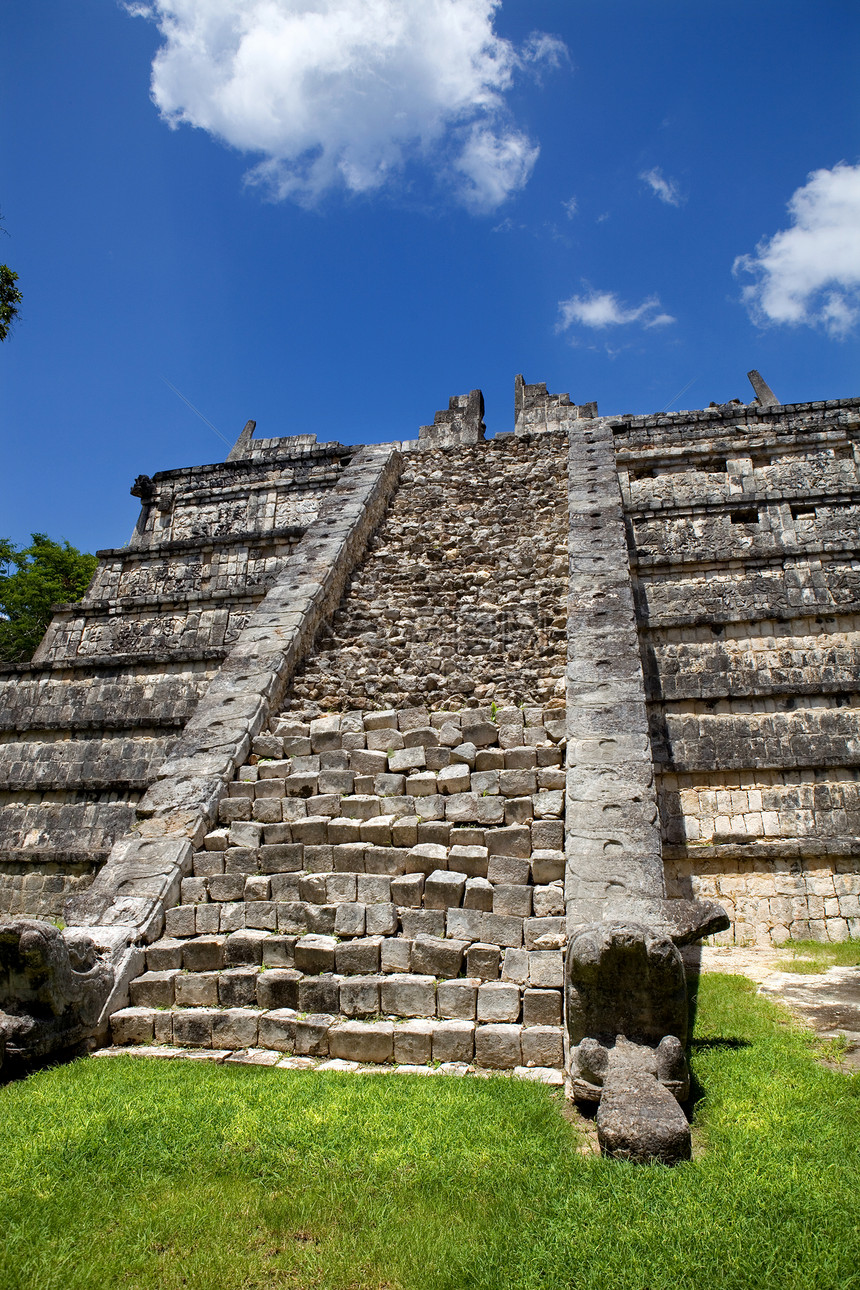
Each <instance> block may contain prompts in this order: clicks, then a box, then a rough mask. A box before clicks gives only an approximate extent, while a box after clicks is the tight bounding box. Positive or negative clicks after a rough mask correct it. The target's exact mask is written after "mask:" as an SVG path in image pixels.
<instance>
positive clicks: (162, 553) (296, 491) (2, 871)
mask: <svg viewBox="0 0 860 1290" xmlns="http://www.w3.org/2000/svg"><path fill="white" fill-rule="evenodd" d="M256 442H257V441H251V442H250V444H249V443H247V442H243V443H242V445H241V447H239V445H237V448H238V449H239V450H238V452H237V453H236V454H235V455H234V456H233V459H232V460H231V461H230V462H229V463H219V464H216V465H213V466H202V467H195V468H191V469H184V470H173V471H165V472H162V473H160V474H157V475H155V476H154V477H153V478H152V479H148V478H147V477H145V476H142V477H141V478H140V479H139V480H138V481H137V482H136V484H135V487H134V489H133V492H134V493H135V495H137V496H139V497H140V499H141V502H142V508H141V513H140V517H139V520H138V524H137V526H136V529H135V532H134V534H133V536H132V540H131V543H130V545H129V546H128V547H123V548H119V549H112V550H106V551H101V552H99V564H98V567H97V569H96V573H95V575H94V577H93V580H92V582H91V584H90V587H89V588H88V591H87V594H86V595H85V597H84V599H83V600H82V601H81V602H80V603H78V604H72V605H65V606H59V607H58V608H57V611H56V613H55V616H54V618H53V620H52V622H51V625H50V627H49V629H48V631H47V633H46V635H45V638H44V640H43V641H42V644H41V645H40V647H39V649H38V650H37V652H36V655H35V657H34V659H33V661H32V662H31V663H29V664H25V665H17V666H12V667H8V666H7V667H4V668H2V669H0V912H6V913H15V914H28V915H40V914H42V915H50V916H57V915H59V914H60V913H61V912H62V902H63V900H64V899H65V898H66V897H67V896H69V895H74V894H78V893H80V891H82V890H83V889H84V888H85V887H86V886H87V885H88V884H89V883H91V882H92V881H93V878H94V876H95V874H96V873H97V872H98V870H99V867H100V866H101V865H102V864H103V863H104V861H105V860H106V858H107V856H108V854H109V853H110V850H111V847H112V845H113V843H114V842H115V841H116V840H117V839H118V838H120V837H121V836H122V835H123V834H124V833H125V832H126V831H127V830H128V829H129V828H131V827H132V826H133V824H134V823H135V818H136V809H137V803H138V801H139V799H140V797H141V795H142V794H143V792H144V791H145V790H146V788H147V787H148V785H149V784H151V783H152V781H153V779H154V778H155V777H156V774H157V772H158V769H159V767H160V766H161V765H162V764H163V763H164V760H165V757H166V755H167V753H168V750H169V748H170V747H171V745H172V744H173V743H174V741H175V740H176V737H177V735H178V734H179V733H180V732H181V730H182V729H183V728H184V727H185V726H186V724H187V722H188V721H189V719H190V718H191V716H192V714H193V712H194V710H195V708H196V706H197V704H198V702H199V699H200V697H201V695H202V694H203V693H204V692H205V691H206V690H207V688H208V686H209V685H210V684H211V682H212V680H213V678H214V677H215V676H216V674H217V673H218V670H219V668H220V667H221V665H222V663H223V660H224V659H225V657H226V656H227V654H228V652H229V650H230V648H231V646H232V645H233V643H234V642H235V641H236V640H237V639H238V637H239V635H240V633H241V632H242V630H243V629H244V628H245V626H246V625H247V623H248V622H249V620H250V618H251V616H252V615H253V613H254V611H255V609H256V607H257V606H258V605H259V604H260V602H261V601H262V600H263V598H264V597H265V595H266V593H267V591H268V590H269V588H270V587H271V586H272V585H273V584H274V583H275V582H276V581H277V580H278V578H279V577H280V576H281V575H282V573H283V571H284V569H285V568H286V567H287V566H288V565H289V562H290V559H291V558H292V556H293V555H294V553H295V551H296V549H297V547H298V545H299V543H300V542H301V539H302V536H303V534H304V533H305V531H306V527H307V525H308V523H311V522H312V521H313V520H314V518H315V517H316V516H317V515H318V514H319V511H320V507H321V505H322V502H323V499H324V498H325V496H326V495H327V493H328V492H330V491H331V489H332V488H333V487H335V486H336V485H337V483H338V481H339V480H340V478H341V476H342V474H343V473H344V471H345V470H346V469H348V466H349V462H350V460H351V457H352V454H353V450H352V449H347V448H343V447H342V446H341V445H339V444H327V445H322V446H320V445H317V444H316V443H315V441H314V439H313V437H312V436H303V437H301V440H300V441H299V442H294V441H293V440H291V439H280V440H271V441H264V442H265V443H266V444H267V445H268V446H267V447H266V448H265V449H264V450H262V451H260V452H258V450H257V448H256Z"/></svg>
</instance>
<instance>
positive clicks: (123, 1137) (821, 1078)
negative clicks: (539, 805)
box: [0, 976, 860, 1290]
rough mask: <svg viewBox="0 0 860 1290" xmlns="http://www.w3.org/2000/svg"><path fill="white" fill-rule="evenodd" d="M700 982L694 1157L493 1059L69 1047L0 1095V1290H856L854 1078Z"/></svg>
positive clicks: (766, 1007) (859, 1117)
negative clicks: (463, 1074)
mask: <svg viewBox="0 0 860 1290" xmlns="http://www.w3.org/2000/svg"><path fill="white" fill-rule="evenodd" d="M786 1018H787V1014H785V1013H783V1012H782V1011H781V1010H779V1009H778V1008H777V1007H775V1006H774V1005H772V1004H770V1003H767V1002H765V1001H763V1000H761V999H759V998H757V997H756V996H755V994H754V991H753V988H752V987H751V986H750V984H749V983H748V982H747V981H745V980H744V979H743V978H738V977H718V976H710V977H706V978H704V979H703V983H702V987H701V991H700V999H699V1010H698V1017H697V1026H696V1031H697V1038H696V1040H695V1041H694V1046H693V1066H694V1070H695V1074H696V1077H697V1079H698V1081H699V1083H700V1085H701V1089H702V1090H703V1092H702V1094H701V1095H700V1100H699V1102H698V1105H697V1111H696V1121H695V1123H696V1126H697V1128H696V1138H697V1147H696V1151H697V1157H696V1159H695V1160H694V1161H693V1162H692V1163H690V1164H687V1165H682V1166H680V1167H679V1168H676V1169H667V1168H664V1167H661V1166H647V1167H642V1166H635V1165H629V1164H625V1163H622V1162H612V1161H605V1160H602V1159H600V1158H599V1157H598V1156H595V1155H593V1154H583V1152H582V1150H581V1148H582V1145H583V1142H584V1141H585V1137H584V1135H583V1134H582V1132H581V1131H580V1130H578V1129H577V1128H575V1127H572V1126H571V1125H570V1124H569V1123H568V1122H567V1121H566V1120H565V1118H564V1117H563V1116H562V1114H561V1113H560V1111H561V1102H560V1100H559V1098H558V1097H557V1096H554V1095H553V1094H552V1093H551V1092H550V1091H548V1090H547V1089H545V1088H542V1087H540V1086H535V1085H530V1084H526V1083H522V1082H518V1081H514V1080H509V1079H491V1080H463V1079H446V1078H440V1077H424V1076H397V1075H369V1076H355V1075H341V1074H336V1073H330V1074H314V1073H299V1072H294V1073H286V1072H283V1071H273V1070H266V1069H247V1068H223V1067H214V1066H208V1065H205V1064H198V1063H193V1062H155V1061H143V1060H140V1059H138V1060H135V1059H134V1058H122V1059H115V1060H114V1059H111V1060H98V1061H92V1060H90V1061H86V1060H84V1061H79V1062H76V1063H74V1064H72V1065H69V1066H65V1067H60V1068H57V1069H55V1070H52V1071H46V1072H43V1073H41V1074H38V1075H35V1076H33V1077H31V1078H30V1079H28V1080H27V1081H25V1082H22V1083H19V1084H14V1085H9V1086H8V1087H6V1088H5V1089H0V1113H2V1125H3V1130H2V1140H0V1141H2V1147H0V1250H2V1253H0V1286H2V1287H3V1290H12V1288H14V1290H29V1288H30V1287H33V1288H34V1290H35V1288H37V1287H38V1290H61V1288H62V1290H83V1288H84V1287H86V1288H87V1290H96V1288H97V1290H109V1288H111V1287H134V1288H135V1290H150V1288H152V1290H174V1288H177V1290H178V1288H179V1287H184V1288H186V1290H188V1288H190V1290H215V1288H217V1290H263V1288H264V1287H265V1288H269V1287H272V1288H274V1287H289V1288H292V1290H294V1288H296V1287H314V1288H316V1287H319V1288H320V1290H360V1288H361V1290H364V1288H365V1287H366V1288H370V1287H377V1288H380V1287H387V1288H388V1290H413V1288H420V1290H479V1288H480V1290H561V1288H562V1287H566V1288H571V1290H573V1288H575V1290H598V1288H600V1290H605V1288H606V1287H612V1288H615V1287H619V1288H622V1290H706V1288H709V1287H718V1288H719V1290H741V1288H743V1290H762V1288H766V1290H771V1288H773V1290H776V1288H777V1287H778V1288H779V1290H825V1288H828V1290H830V1288H832V1290H856V1288H858V1287H860V1238H858V1229H860V1132H858V1130H860V1076H846V1075H843V1074H840V1073H838V1072H835V1071H831V1070H827V1069H824V1068H823V1067H821V1066H820V1065H819V1064H817V1063H816V1061H815V1055H814V1054H815V1049H814V1045H813V1042H812V1040H811V1038H810V1037H809V1036H808V1035H807V1034H806V1033H805V1032H802V1031H800V1030H799V1029H798V1028H797V1027H795V1026H794V1025H793V1024H791V1023H790V1022H788V1021H787V1019H786Z"/></svg>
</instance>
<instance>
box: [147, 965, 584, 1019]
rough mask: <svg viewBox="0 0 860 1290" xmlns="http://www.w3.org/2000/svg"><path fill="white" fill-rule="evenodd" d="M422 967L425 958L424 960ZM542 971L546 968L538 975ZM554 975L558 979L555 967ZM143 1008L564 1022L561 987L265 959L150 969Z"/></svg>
mask: <svg viewBox="0 0 860 1290" xmlns="http://www.w3.org/2000/svg"><path fill="white" fill-rule="evenodd" d="M419 966H420V964H419ZM537 975H539V973H538V974H537ZM546 975H547V976H548V978H549V979H551V980H557V977H556V976H555V975H554V974H553V973H552V972H548V973H547V974H546ZM130 1000H131V1003H132V1005H133V1006H135V1007H147V1008H175V1007H177V1008H194V1007H211V1008H217V1007H222V1008H227V1007H257V1008H296V1009H298V1010H299V1011H300V1012H332V1013H342V1014H343V1015H344V1016H349V1017H374V1016H378V1015H380V1014H383V1015H385V1016H390V1017H425V1018H426V1017H439V1018H441V1019H449V1020H453V1019H457V1020H466V1021H475V1020H476V1019H477V1020H478V1021H483V1022H489V1021H493V1022H502V1021H504V1022H510V1023H513V1022H519V1021H520V1020H521V1019H522V1020H525V1022H526V1024H530V1025H537V1024H553V1025H559V1024H561V1009H562V1003H561V990H560V989H558V988H552V987H546V988H541V987H538V986H530V985H528V984H527V985H525V986H522V985H519V984H518V983H517V982H515V981H499V980H492V981H487V980H482V979H481V978H480V977H478V976H474V977H454V978H449V979H445V978H442V979H439V978H437V977H435V976H433V975H432V974H431V973H428V972H423V973H422V972H396V971H391V972H388V973H387V974H386V973H379V971H378V966H377V972H376V973H366V974H360V973H358V972H355V974H354V975H352V976H349V975H344V974H343V973H334V972H329V971H324V972H320V973H317V974H315V975H314V974H311V973H307V972H301V971H298V970H297V969H295V968H281V967H272V968H265V967H263V968H262V969H261V968H260V967H259V966H258V965H249V966H241V967H228V968H222V969H220V970H218V969H212V970H208V971H206V970H196V971H193V972H183V971H181V970H180V969H178V968H168V969H163V970H161V971H150V972H145V973H143V975H142V976H139V977H138V978H137V979H136V980H135V981H133V982H132V983H131V987H130Z"/></svg>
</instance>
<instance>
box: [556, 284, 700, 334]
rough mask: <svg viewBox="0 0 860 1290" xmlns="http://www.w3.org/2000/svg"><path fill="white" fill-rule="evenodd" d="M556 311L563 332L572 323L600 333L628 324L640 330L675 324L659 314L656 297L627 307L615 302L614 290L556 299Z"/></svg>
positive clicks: (671, 318) (666, 316)
mask: <svg viewBox="0 0 860 1290" xmlns="http://www.w3.org/2000/svg"><path fill="white" fill-rule="evenodd" d="M558 309H559V314H560V315H561V317H560V321H559V330H560V331H567V330H568V328H570V327H573V326H574V325H575V324H579V325H580V326H582V327H592V328H594V329H596V330H602V329H603V328H605V327H619V326H622V325H625V324H630V323H639V324H640V326H642V327H666V326H667V325H668V324H669V323H673V322H674V321H675V319H674V318H673V317H672V315H671V314H667V313H661V312H660V301H659V299H658V298H657V296H649V297H648V299H647V300H643V301H642V303H641V305H632V306H631V305H625V304H624V303H623V302H622V301H621V300H619V299H618V297H617V296H616V294H615V292H614V291H590V292H589V293H588V294H587V295H583V296H571V297H570V299H569V300H560V301H559V304H558Z"/></svg>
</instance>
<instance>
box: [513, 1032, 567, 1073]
mask: <svg viewBox="0 0 860 1290" xmlns="http://www.w3.org/2000/svg"><path fill="white" fill-rule="evenodd" d="M521 1042H522V1054H523V1062H524V1063H525V1065H526V1066H551V1067H555V1068H556V1069H560V1068H561V1067H562V1066H563V1065H564V1039H563V1034H562V1029H561V1026H524V1027H523V1032H522V1036H521Z"/></svg>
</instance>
